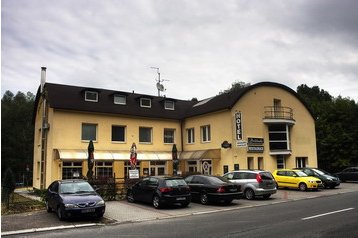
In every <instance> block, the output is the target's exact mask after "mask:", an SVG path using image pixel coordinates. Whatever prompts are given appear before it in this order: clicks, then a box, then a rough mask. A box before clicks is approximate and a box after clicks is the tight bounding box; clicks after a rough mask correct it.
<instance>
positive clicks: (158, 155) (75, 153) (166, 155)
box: [55, 149, 172, 161]
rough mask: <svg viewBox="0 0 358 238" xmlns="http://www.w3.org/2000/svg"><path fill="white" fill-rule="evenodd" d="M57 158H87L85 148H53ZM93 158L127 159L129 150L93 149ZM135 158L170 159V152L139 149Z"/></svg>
mask: <svg viewBox="0 0 358 238" xmlns="http://www.w3.org/2000/svg"><path fill="white" fill-rule="evenodd" d="M55 151H56V154H57V156H56V157H57V159H60V160H86V159H87V158H88V152H87V150H67V149H55ZM93 154H94V159H95V160H124V161H126V160H128V161H129V154H130V153H129V151H104V150H95V151H94V153H93ZM137 160H172V152H149V151H143V152H142V151H139V152H138V154H137Z"/></svg>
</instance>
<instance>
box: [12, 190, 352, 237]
mask: <svg viewBox="0 0 358 238" xmlns="http://www.w3.org/2000/svg"><path fill="white" fill-rule="evenodd" d="M357 226H358V192H352V193H345V194H338V195H333V196H328V197H318V198H312V199H305V200H298V201H289V202H283V203H278V204H272V205H270V206H259V207H252V208H244V209H239V210H232V211H221V212H215V213H203V214H200V215H194V216H183V217H178V218H171V219H163V220H155V221H147V222H139V223H128V224H120V225H107V226H99V227H98V226H97V227H91V228H81V229H70V230H60V231H53V232H44V233H36V234H26V235H23V236H21V235H19V236H17V237H25V236H26V237H46V238H47V237H76V238H82V237H83V238H88V237H106V238H107V237H126V238H128V237H173V238H174V237H229V238H231V237H250V238H251V237H265V238H269V237H275V238H277V237H325V238H326V237H340V238H343V237H358V229H357Z"/></svg>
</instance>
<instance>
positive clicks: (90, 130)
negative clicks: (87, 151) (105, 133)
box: [81, 123, 97, 141]
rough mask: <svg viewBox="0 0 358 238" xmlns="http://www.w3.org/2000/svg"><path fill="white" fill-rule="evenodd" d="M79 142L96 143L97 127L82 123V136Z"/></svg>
mask: <svg viewBox="0 0 358 238" xmlns="http://www.w3.org/2000/svg"><path fill="white" fill-rule="evenodd" d="M81 140H85V141H90V140H93V141H96V140H97V125H96V124H88V123H82V135H81Z"/></svg>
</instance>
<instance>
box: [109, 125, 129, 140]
mask: <svg viewBox="0 0 358 238" xmlns="http://www.w3.org/2000/svg"><path fill="white" fill-rule="evenodd" d="M125 134H126V127H125V126H112V141H113V142H125V141H126V135H125Z"/></svg>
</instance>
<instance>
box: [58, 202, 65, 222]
mask: <svg viewBox="0 0 358 238" xmlns="http://www.w3.org/2000/svg"><path fill="white" fill-rule="evenodd" d="M57 217H58V219H59V220H60V221H63V220H65V214H64V212H63V211H62V209H61V206H59V207H58V208H57Z"/></svg>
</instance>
